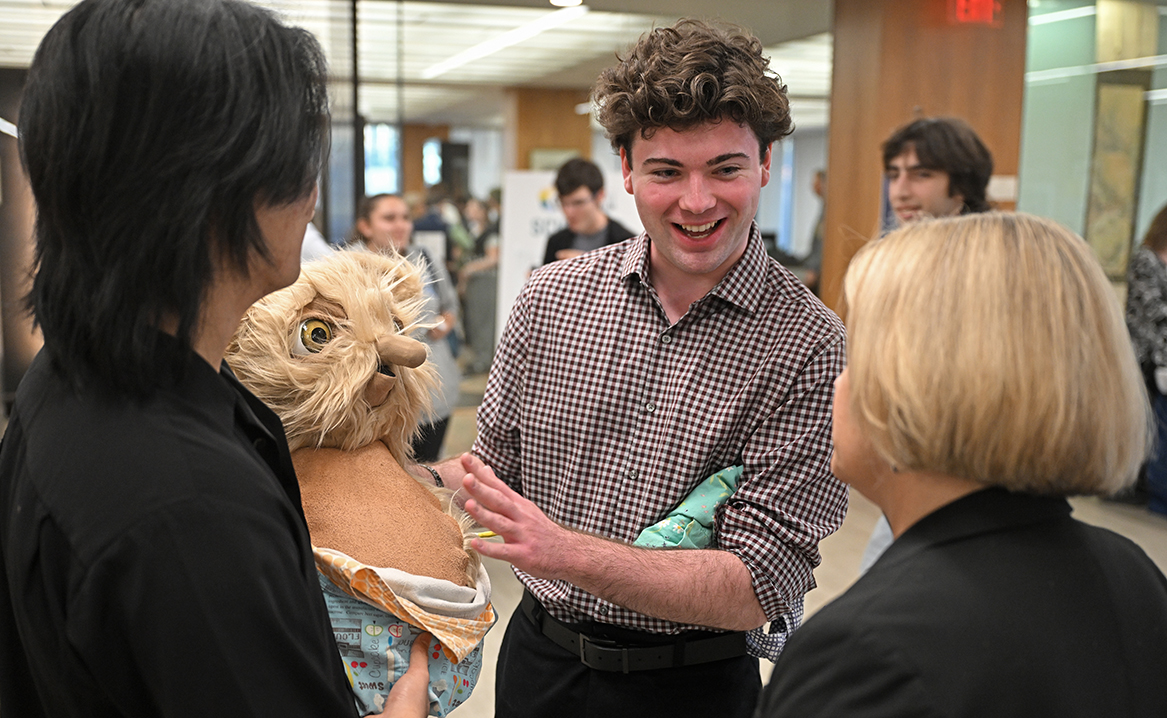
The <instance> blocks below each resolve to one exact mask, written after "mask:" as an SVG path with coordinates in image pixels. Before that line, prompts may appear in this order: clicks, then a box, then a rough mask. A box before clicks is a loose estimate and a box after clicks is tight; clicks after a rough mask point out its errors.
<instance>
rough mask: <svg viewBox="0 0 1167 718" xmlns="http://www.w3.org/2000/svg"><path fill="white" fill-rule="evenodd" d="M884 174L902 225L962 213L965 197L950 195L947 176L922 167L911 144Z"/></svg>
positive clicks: (893, 159) (890, 199)
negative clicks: (926, 218)
mask: <svg viewBox="0 0 1167 718" xmlns="http://www.w3.org/2000/svg"><path fill="white" fill-rule="evenodd" d="M884 172H885V173H886V175H887V197H888V201H889V202H891V208H892V211H893V212H895V215H896V219H898V220H899V222H900V224H905V223H907V222H914V221H916V220H918V219H924V218H925V217H950V216H953V215H957V214H960V208H961V207H963V206H964V197H962V196H961V195H959V194H956V195H952V196H951V197H950V196H949V195H948V173H947V172H945V171H944V170H932V169H926V168H924V167H921V166H920V160H919V159H918V158H917V157H916V148H915V147H912V146H911V145H908V149H907V150H905V151H904V152H903V154H901V155H899V156H897V157H894V158H892V161H891V162H888V163H887V167H885V168H884Z"/></svg>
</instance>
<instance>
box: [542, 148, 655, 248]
mask: <svg viewBox="0 0 1167 718" xmlns="http://www.w3.org/2000/svg"><path fill="white" fill-rule="evenodd" d="M555 191H556V193H558V194H559V208H560V209H562V210H563V218H564V219H566V220H567V226H566V227H564V228H563V229H561V230H559V231H558V232H556V233H555V234H553V235H551V236H550V237H548V238H547V249H546V250H545V251H544V252H543V264H551V263H552V262H554V261H557V260H560V259H571V258H572V257H578V256H579V255H581V254H583V253H585V252H590V251H592V250H593V249H599V248H600V247H607V246H608V245H609V244H615V243H617V242H623V241H624V240H626V239H628V238H629V237H631V236H633V233H632V231H631V230H629V229H628V228H627V227H625V226H624V225H622V224H620V223H619V222H617V221H616V220H614V219H612V218H611V217H609V216H608V215H607V214H605V213H604V207H603V205H604V175H603V173H602V172H600V168H599V167H597V166H596V165H595V164H594V163H592V162H589V161H587V160H585V159H581V158H579V157H576V158H574V159H570V160H568V161H567V162H564V163H563V166H561V167H560V168H559V172H558V173H556V175H555Z"/></svg>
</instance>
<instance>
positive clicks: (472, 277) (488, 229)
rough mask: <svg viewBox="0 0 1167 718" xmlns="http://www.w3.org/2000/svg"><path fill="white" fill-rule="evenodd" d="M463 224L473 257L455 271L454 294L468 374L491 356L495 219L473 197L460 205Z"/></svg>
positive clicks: (495, 292)
mask: <svg viewBox="0 0 1167 718" xmlns="http://www.w3.org/2000/svg"><path fill="white" fill-rule="evenodd" d="M463 212H464V213H465V215H466V226H467V228H468V229H469V230H470V231H471V233H472V234H473V235H474V258H473V259H471V260H470V261H469V262H467V263H466V264H463V265H462V268H461V269H459V270H458V296H459V297H461V299H462V316H463V318H464V321H463V323H462V326H463V327H464V328H465V331H466V346H468V347H469V349H470V352H468V353H472V354H473V356H471V357H470V359H469V360H468V362H467V363H466V371H467V372H468V373H470V374H481V373H482V372H485V371H487V370H488V369H490V362H491V360H492V359H493V357H494V338H495V326H496V318H495V314H496V308H497V304H498V299H497V297H498V252H499V250H498V220H497V219H495V220H491V218H490V214H489V207H488V206H487V204H486V203H485V202H482V201H481V200H477V199H474V198H471V199H469V200H468V201H467V202H466V206H465V207H464V208H463Z"/></svg>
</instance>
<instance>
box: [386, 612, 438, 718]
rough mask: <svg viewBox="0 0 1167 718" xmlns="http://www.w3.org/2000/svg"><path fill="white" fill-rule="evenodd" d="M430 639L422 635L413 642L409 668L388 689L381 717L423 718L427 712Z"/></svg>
mask: <svg viewBox="0 0 1167 718" xmlns="http://www.w3.org/2000/svg"><path fill="white" fill-rule="evenodd" d="M431 638H432V636H430V634H428V633H422V634H421V635H419V636H418V637H417V638H416V639H415V640H414V641H413V646H412V647H411V648H410V649H409V668H407V669H406V670H405V673H404V674H403V675H402V676H401V678H399V679H398V680H397V682H396V683H394V684H393V688H392V689H390V691H389V697H388V698H387V699H386V700H385V707H384V709H383V710H382V711H381V715H383V716H391V717H392V718H423V717H424V716H425V715H426V714H427V713H428V712H429V683H430V661H429V658H430V657H429V648H430V640H431Z"/></svg>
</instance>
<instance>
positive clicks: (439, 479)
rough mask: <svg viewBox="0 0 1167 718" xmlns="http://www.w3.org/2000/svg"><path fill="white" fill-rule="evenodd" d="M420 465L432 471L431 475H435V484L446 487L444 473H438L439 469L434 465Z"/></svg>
mask: <svg viewBox="0 0 1167 718" xmlns="http://www.w3.org/2000/svg"><path fill="white" fill-rule="evenodd" d="M418 466H420V467H421V468H423V469H425V470H426V471H428V472H430V476H432V477H434V485H435V486H437V487H438V488H439V489H444V488H446V484H445V483H444V482H443V481H442V475H441V474H439V473H438V470H437V469H435V468H434V467H432V466H426V465H425V464H418Z"/></svg>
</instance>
